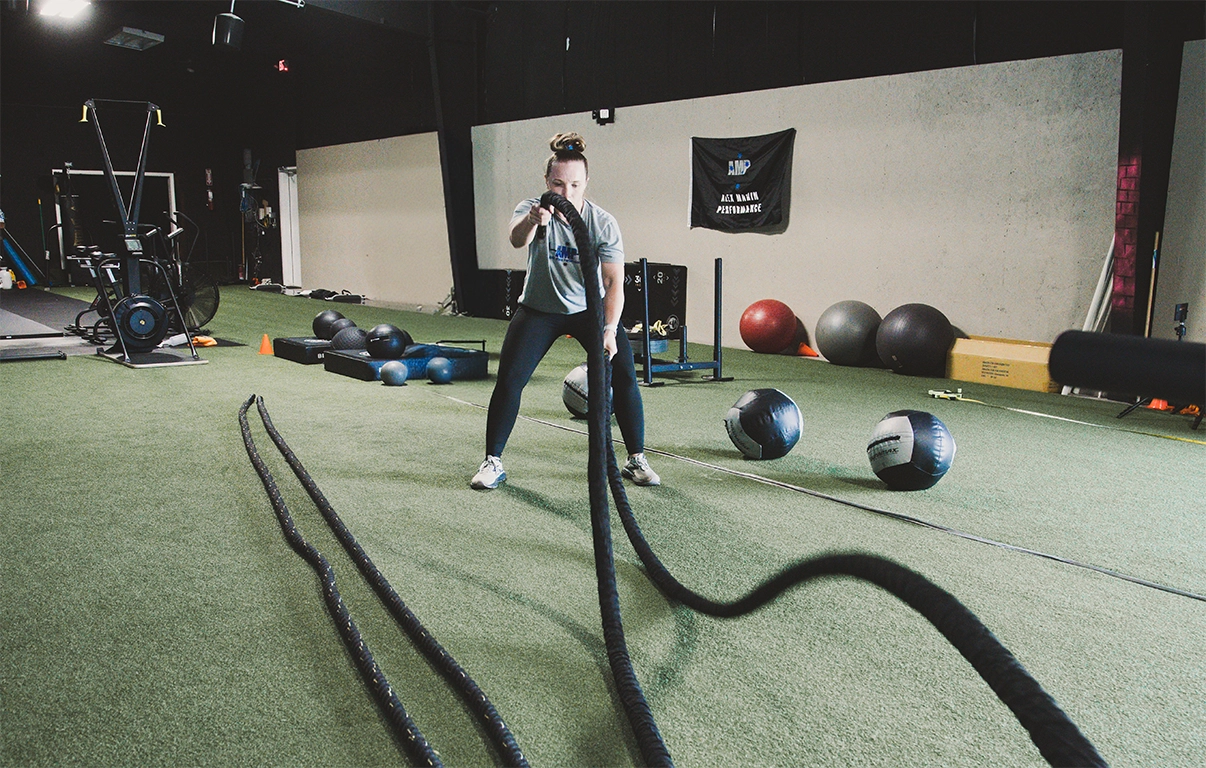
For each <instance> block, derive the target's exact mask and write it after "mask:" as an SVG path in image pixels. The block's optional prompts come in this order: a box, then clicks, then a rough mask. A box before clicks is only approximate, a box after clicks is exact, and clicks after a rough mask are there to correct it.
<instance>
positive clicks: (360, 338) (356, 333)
mask: <svg viewBox="0 0 1206 768" xmlns="http://www.w3.org/2000/svg"><path fill="white" fill-rule="evenodd" d="M345 319H346V318H345ZM335 322H341V321H339V320H336V321H335ZM367 335H368V334H366V333H365V332H364V329H363V328H357V327H356V326H354V325H353V326H351V327H348V328H344V329H343V330H342V331H339V332H338V333H336V334H335V336H334V337H333V338H332V339H331V349H364V337H365V336H367Z"/></svg>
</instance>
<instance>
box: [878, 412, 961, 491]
mask: <svg viewBox="0 0 1206 768" xmlns="http://www.w3.org/2000/svg"><path fill="white" fill-rule="evenodd" d="M867 458H868V459H870V460H871V469H872V470H873V471H874V472H875V474H876V476H877V477H878V478H879V479H880V480H883V481H884V482H885V483H887V484H888V487H890V488H892V489H894V490H897V491H920V490H923V489H925V488H929V487H931V486H933V485H934V484H935V483H937V482H938V481H939V480H941V479H942V476H943V475H945V474H946V471H947V470H948V469H950V468H951V462H953V461H954V460H955V438H953V437H951V433H950V431H949V430H948V429H947V428H946V425H945V424H943V423H942V422H941V421H939V420H938V417H936V416H934V415H933V414H932V413H926V412H925V411H893V412H892V413H889V414H888V415H887V416H885V417H883V418H882V419H880V421H879V423H878V424H876V425H875V431H874V432H873V433H872V434H871V441H870V442H869V443H867Z"/></svg>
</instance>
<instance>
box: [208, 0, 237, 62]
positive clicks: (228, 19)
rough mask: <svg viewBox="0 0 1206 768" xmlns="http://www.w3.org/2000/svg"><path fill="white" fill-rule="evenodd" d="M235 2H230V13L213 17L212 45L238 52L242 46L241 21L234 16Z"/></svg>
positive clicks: (231, 0)
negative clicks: (227, 47) (226, 47)
mask: <svg viewBox="0 0 1206 768" xmlns="http://www.w3.org/2000/svg"><path fill="white" fill-rule="evenodd" d="M234 6H235V0H230V12H229V13H219V14H218V15H217V16H215V17H214V38H213V44H214V45H225V46H229V47H230V48H234V49H235V50H238V49H239V48H241V47H242V45H243V20H242V19H240V18H239V17H238V16H235V12H234Z"/></svg>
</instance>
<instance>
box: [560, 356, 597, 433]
mask: <svg viewBox="0 0 1206 768" xmlns="http://www.w3.org/2000/svg"><path fill="white" fill-rule="evenodd" d="M561 402H563V403H565V407H566V408H567V409H568V410H569V412H570V413H571V414H573V416H574V418H576V419H585V418H586V414H587V408H588V407H589V405H588V404H589V402H590V401H589V400H588V399H587V387H586V363H583V364H582V365H579V366H578V367H577V368H575V369H574V370H572V371H570V372H569V373H568V374H566V377H565V381H563V382H562V383H561Z"/></svg>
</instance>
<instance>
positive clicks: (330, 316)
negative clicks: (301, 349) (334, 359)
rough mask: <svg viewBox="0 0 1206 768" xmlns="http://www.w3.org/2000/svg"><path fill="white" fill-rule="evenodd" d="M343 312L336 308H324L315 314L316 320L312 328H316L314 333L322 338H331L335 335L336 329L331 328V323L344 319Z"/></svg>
mask: <svg viewBox="0 0 1206 768" xmlns="http://www.w3.org/2000/svg"><path fill="white" fill-rule="evenodd" d="M342 319H343V314H342V313H340V312H337V311H335V310H334V309H324V310H323V311H321V312H319V313H318V314H317V315H315V316H314V322H313V323H312V324H311V326H310V327H311V328H313V329H314V335H315V336H317V337H318V338H320V339H328V340H329V339H331V338H332V337H333V336H334V335H335V331H333V330H331V323H334V322H335V321H336V320H342Z"/></svg>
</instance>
